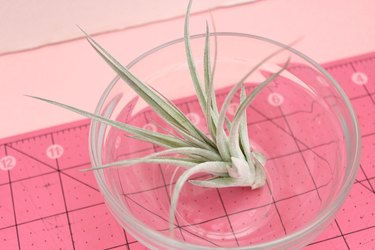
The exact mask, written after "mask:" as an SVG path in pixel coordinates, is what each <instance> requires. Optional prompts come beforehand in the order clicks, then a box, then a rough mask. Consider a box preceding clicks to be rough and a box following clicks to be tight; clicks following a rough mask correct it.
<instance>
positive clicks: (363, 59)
mask: <svg viewBox="0 0 375 250" xmlns="http://www.w3.org/2000/svg"><path fill="white" fill-rule="evenodd" d="M374 59H375V54H374V55H367V56H366V57H365V56H362V57H360V58H356V59H349V60H347V59H346V60H347V61H342V62H337V63H336V62H333V63H336V64H335V65H334V64H333V63H332V65H329V64H328V66H326V67H325V68H326V70H328V71H329V70H330V69H333V68H340V69H341V70H342V69H343V68H344V67H345V66H347V65H352V67H353V68H354V70H355V67H354V64H355V63H358V62H368V61H370V60H374ZM323 66H324V65H323ZM355 72H356V70H355ZM364 89H365V91H366V95H361V96H356V97H352V98H350V100H356V99H360V98H365V97H369V98H370V99H371V101H372V102H373V103H374V104H375V101H374V97H373V96H372V95H374V94H375V92H373V93H372V92H370V91H369V89H368V88H367V86H364ZM218 96H225V94H219V95H218ZM195 103H197V100H187V101H186V100H181V101H179V102H177V103H176V105H178V106H181V105H184V104H185V105H189V104H195ZM147 112H151V111H147ZM299 112H306V111H297V113H299ZM294 114H295V113H294ZM289 115H293V113H291V114H284V116H285V118H286V117H288V116H289ZM277 118H281V117H273V118H268V117H265V119H264V120H261V121H258V123H259V122H267V121H271V122H272V119H277ZM85 122H87V124H83V125H77V126H72V127H69V128H64V129H56V128H55V129H56V130H54V131H53V132H52V133H51V131H49V132H44V133H40V134H37V135H33V136H28V137H26V136H25V137H24V138H22V139H15V140H13V141H11V142H5V143H2V144H0V146H4V147H5V150H6V148H7V147H8V148H11V149H13V150H17V149H16V148H14V147H13V146H14V145H17V144H18V143H20V144H21V143H25V142H27V141H30V140H31V142H32V141H35V140H36V139H37V138H39V137H40V138H42V137H45V136H49V135H51V136H52V137H53V134H59V133H62V134H65V133H69V132H71V131H73V130H75V129H79V130H81V129H83V128H87V127H89V125H90V123H89V122H88V120H87V121H85ZM273 122H274V121H273ZM274 124H275V125H276V126H277V124H276V123H274ZM279 128H280V129H282V128H281V127H279ZM51 129H52V128H51ZM284 132H285V131H284ZM373 135H375V132H374V133H369V134H365V135H362V137H368V136H373ZM292 137H293V136H292ZM293 139H297V140H298V138H295V137H293ZM300 143H302V142H300ZM328 143H329V142H328ZM328 143H327V144H328ZM331 143H332V142H331ZM302 144H303V143H302ZM304 146H306V145H304ZM317 147H319V145H317V146H314V147H311V148H309V147H307V148H306V149H301V150H300V151H301V152H305V151H307V150H312V152H313V153H314V154H316V152H314V151H313V149H315V148H317ZM17 151H19V150H17ZM301 152H292V153H290V154H295V153H301ZM5 153H6V154H7V151H6V152H5ZM19 153H22V152H20V151H19ZM133 153H134V152H133ZM290 154H287V155H290ZM25 155H26V156H28V157H31V158H32V159H34V160H36V161H38V162H40V163H42V164H44V165H46V166H47V167H49V168H51V169H52V170H53V171H51V172H49V173H44V174H41V175H37V176H33V177H28V178H23V179H19V180H15V181H12V180H11V176H10V172H8V179H9V183H3V184H1V185H0V186H3V185H7V184H9V185H10V187H11V195H12V205H13V210H14V217H15V225H11V226H9V227H13V226H14V227H15V228H16V231H17V240H18V245H19V248H20V247H21V245H20V238H19V235H18V226H19V225H21V224H17V221H16V216H17V215H16V210H15V204H14V200H13V189H12V184H14V183H16V182H18V181H23V180H27V179H31V178H37V177H41V176H44V175H48V174H52V173H54V171H58V172H59V177H60V184H61V186H63V183H62V179H61V173H63V174H65V175H67V176H69V177H71V178H73V179H74V180H76V181H78V180H77V179H76V178H74V177H72V176H70V175H69V174H67V173H64V172H63V171H66V170H67V169H72V168H77V167H80V166H85V165H90V162H88V163H85V164H78V165H75V166H71V167H69V168H67V169H61V170H60V169H59V166H58V169H57V170H56V168H54V167H52V166H49V165H48V164H46V163H44V162H42V161H40V160H38V159H36V158H35V157H32V156H30V155H28V154H25ZM287 155H285V156H287ZM285 156H282V155H280V156H276V157H285ZM318 156H319V155H318ZM274 158H275V157H273V158H272V159H274ZM56 161H57V160H56ZM360 167H361V169H362V170H364V169H365V167H364V166H362V165H361V166H360ZM363 173H364V176H365V179H364V180H357V181H356V183H358V184H359V185H362V186H364V185H363V183H362V182H368V183H369V184H370V188H371V190H372V191H373V190H374V187H373V186H372V185H371V180H373V179H375V177H371V178H368V176H367V175H366V173H365V172H364V171H363ZM81 183H82V182H81ZM89 186H90V185H89ZM90 187H91V186H90ZM165 187H166V186H165V185H163V188H165ZM364 187H365V186H364ZM317 189H320V187H318V188H317ZM317 189H314V190H313V191H315V190H316V191H317ZM366 189H367V190H369V191H371V190H370V189H369V188H368V187H366ZM62 192H63V195H64V190H63V187H62ZM124 193H125V192H124ZM63 198H64V199H65V196H64V197H63ZM126 199H127V198H126V197H125V200H126ZM279 201H281V200H279ZM276 202H278V201H276ZM64 203H65V206H66V202H65V200H64ZM102 204H104V203H100V204H96V205H102ZM96 205H92V206H96ZM80 209H85V208H80ZM80 209H77V210H80ZM72 211H74V210H71V211H68V210H67V209H66V212H64V213H62V214H67V218H68V223H70V222H69V214H68V213H70V212H72ZM52 216H56V215H52ZM40 219H43V218H39V219H37V220H40ZM25 223H30V222H23V223H22V224H25ZM336 223H337V226H338V227H339V225H338V222H337V221H336ZM69 227H70V225H69ZM374 227H375V225H374V226H370V227H366V228H362V229H359V230H354V231H351V232H349V233H342V232H341V230H340V228H339V230H340V232H341V235H339V236H335V237H332V238H329V239H326V240H322V241H327V240H330V239H336V238H338V237H343V239H344V241H345V244H346V245H347V246H348V248H349V245H348V243H347V242H346V240H345V237H344V236H345V235H349V234H353V233H356V232H360V231H363V230H368V229H371V228H374ZM7 228H8V227H7ZM2 229H4V228H2ZM0 230H1V229H0ZM70 233H71V238H72V243H73V247H74V240H73V234H72V231H70ZM188 233H191V232H188ZM124 234H125V239H126V243H125V244H124V245H119V246H125V245H126V246H127V247H128V249H130V247H129V242H128V239H127V236H126V232H125V231H124ZM322 241H319V242H322ZM131 243H134V242H131ZM211 243H212V242H211ZM212 244H215V243H212ZM313 244H316V243H315V242H314V243H312V244H310V245H313ZM114 247H118V246H114ZM112 248H113V247H112Z"/></svg>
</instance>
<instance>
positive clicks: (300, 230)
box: [90, 33, 360, 249]
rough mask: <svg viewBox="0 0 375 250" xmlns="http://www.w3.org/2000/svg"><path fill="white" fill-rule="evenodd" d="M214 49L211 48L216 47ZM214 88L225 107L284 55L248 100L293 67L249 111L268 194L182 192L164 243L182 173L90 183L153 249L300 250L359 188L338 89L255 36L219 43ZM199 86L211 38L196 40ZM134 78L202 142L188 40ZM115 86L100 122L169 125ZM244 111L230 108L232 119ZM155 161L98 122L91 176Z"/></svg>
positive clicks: (352, 121) (148, 56)
mask: <svg viewBox="0 0 375 250" xmlns="http://www.w3.org/2000/svg"><path fill="white" fill-rule="evenodd" d="M211 42H212V44H211V48H213V47H214V44H213V39H211ZM217 45H218V54H217V65H216V71H215V80H214V82H215V88H216V91H217V98H218V100H219V101H218V102H219V105H220V103H221V102H222V99H223V98H224V96H225V93H226V91H227V89H228V87H230V86H232V85H233V84H234V83H237V82H238V81H239V79H241V78H242V77H243V76H244V75H246V73H247V72H248V71H249V69H251V68H252V67H253V66H254V65H255V64H256V63H258V62H259V61H260V60H262V59H263V58H265V57H266V56H268V55H269V54H271V53H272V52H274V51H276V50H278V49H280V48H285V50H283V51H282V52H281V53H279V54H277V56H274V57H273V58H272V59H270V60H269V61H268V62H267V63H265V64H264V65H263V66H262V67H261V68H260V70H259V71H258V72H256V73H255V74H253V75H251V76H250V77H249V78H248V79H247V80H246V86H247V88H248V90H249V91H250V90H251V89H252V88H253V87H254V86H256V85H257V84H259V82H260V81H261V80H263V79H264V77H265V76H268V75H269V74H270V72H275V71H277V69H279V68H280V65H282V64H284V63H285V61H286V60H287V58H288V57H291V64H290V65H289V67H288V68H287V70H285V71H284V72H283V74H282V75H281V76H280V77H278V78H277V79H276V80H275V81H273V82H272V83H271V84H270V85H268V87H267V88H266V89H264V90H263V91H262V92H261V94H259V95H258V96H257V97H256V98H255V100H254V102H253V103H252V105H251V106H250V107H249V108H248V110H247V118H248V128H249V137H250V140H251V142H252V145H253V147H254V149H255V150H258V151H261V152H262V153H263V154H264V155H265V156H266V158H267V163H266V166H265V168H266V172H267V184H266V185H265V186H264V187H262V188H260V189H257V190H251V189H250V188H226V189H218V190H217V189H209V188H201V187H197V186H193V185H191V184H186V185H185V186H184V188H183V190H182V192H181V195H180V200H179V202H178V207H177V212H176V222H175V228H174V235H175V236H174V237H173V238H172V237H170V234H169V232H168V217H169V208H170V207H169V206H170V197H171V192H172V191H173V185H174V183H175V181H176V178H177V177H178V176H179V175H180V174H181V170H180V169H179V168H177V167H173V166H168V165H158V164H149V165H145V164H138V165H134V166H130V167H126V168H110V169H105V170H100V171H95V177H96V179H97V182H98V184H99V187H100V190H101V192H102V193H103V195H104V197H105V200H106V203H107V206H108V207H109V209H110V210H111V212H112V213H113V215H114V216H115V217H116V219H117V221H118V222H119V223H120V224H121V225H122V226H123V228H124V229H125V230H126V231H127V232H128V233H130V234H131V235H132V236H133V237H134V238H136V239H137V240H138V241H140V242H141V243H143V244H144V245H145V246H147V247H149V248H152V249H298V248H301V247H302V246H304V245H306V244H308V243H309V242H311V241H312V240H313V239H314V238H315V237H316V236H317V235H319V233H320V232H321V231H322V230H324V228H325V227H326V226H327V225H328V224H329V223H330V221H331V219H333V217H334V215H335V213H336V211H337V210H338V208H339V207H340V206H341V204H342V203H343V201H344V199H345V197H346V196H347V194H348V192H349V190H350V187H351V185H352V183H353V181H354V177H355V175H356V172H357V169H358V166H359V154H360V136H359V131H358V124H357V121H356V118H355V114H354V111H353V109H352V106H351V105H350V103H349V100H348V98H347V97H346V95H345V94H344V92H343V90H342V89H341V88H340V86H339V84H338V83H337V82H336V81H335V80H334V79H333V78H332V77H331V76H330V75H329V74H328V73H327V72H326V71H325V70H324V69H323V68H322V67H321V66H319V65H318V64H317V63H315V62H314V61H313V60H311V59H310V58H308V57H307V56H305V55H303V54H301V53H300V52H298V51H296V50H294V49H292V48H288V47H287V46H285V45H282V44H280V43H278V42H275V41H272V40H269V39H266V38H262V37H257V36H253V35H248V34H239V33H217ZM192 48H193V55H194V57H195V58H196V64H197V68H198V69H200V71H201V72H200V73H201V76H202V75H203V74H202V71H203V70H202V68H203V66H202V61H203V49H204V36H203V35H196V36H194V37H192ZM128 68H130V69H131V71H132V72H133V74H135V75H136V76H138V77H139V78H140V79H142V80H143V81H145V82H147V83H148V84H149V85H151V86H153V87H154V88H155V89H157V90H158V91H160V92H161V93H162V94H163V95H165V96H166V97H167V98H168V99H171V100H174V101H175V102H176V104H177V105H178V106H179V107H180V108H181V109H182V111H183V112H185V113H187V114H188V116H189V117H190V118H191V120H192V121H193V123H195V124H196V125H197V126H198V127H200V128H201V129H203V130H205V129H206V125H205V121H204V119H202V114H201V112H200V110H199V105H198V103H197V102H196V100H194V98H193V97H192V96H194V88H193V84H192V82H191V79H190V75H189V72H188V66H187V63H186V56H185V50H184V44H183V39H178V40H174V41H171V42H169V43H166V44H163V45H161V46H159V47H157V48H155V49H152V50H150V51H148V52H146V53H144V54H142V55H141V56H139V57H138V58H136V59H135V60H134V61H132V62H131V63H130V64H129V65H128ZM135 97H136V93H135V92H134V91H133V90H132V89H131V88H129V87H128V86H127V85H126V84H125V83H124V82H122V80H119V78H118V77H116V78H115V79H114V80H113V81H112V83H111V84H110V85H109V86H108V88H107V89H106V91H105V92H104V93H103V95H102V98H101V99H100V101H99V104H98V106H97V109H96V113H98V114H102V115H105V116H106V117H109V118H111V119H115V120H118V121H121V122H126V123H129V124H133V125H136V126H140V127H143V128H147V129H150V130H155V131H159V132H162V133H169V129H168V128H167V127H165V124H163V123H160V120H159V118H158V117H157V116H156V115H155V113H153V112H152V111H151V110H150V109H149V108H148V106H147V104H146V103H145V102H144V101H143V100H141V99H139V100H138V101H135V99H134V98H135ZM237 107H238V99H236V100H234V101H233V102H232V103H231V106H230V108H229V110H228V117H229V118H231V115H233V113H234V112H235V110H236V108H237ZM156 150H159V148H158V147H155V146H153V145H151V144H149V143H145V142H139V141H137V140H135V139H133V138H131V137H129V136H128V135H127V134H126V133H124V132H122V131H120V130H118V129H114V128H111V127H108V126H106V125H103V124H99V123H97V122H92V127H91V134H90V153H91V160H92V163H93V165H98V164H104V163H108V162H112V161H115V160H120V159H126V158H131V157H140V156H143V155H146V154H149V153H151V152H154V151H156Z"/></svg>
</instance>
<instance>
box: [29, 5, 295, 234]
mask: <svg viewBox="0 0 375 250" xmlns="http://www.w3.org/2000/svg"><path fill="white" fill-rule="evenodd" d="M191 5H192V1H190V2H189V4H188V8H187V12H186V16H185V26H184V42H185V50H186V56H187V63H188V66H189V70H190V74H191V78H192V82H193V84H194V88H195V91H196V96H197V99H198V101H199V104H200V108H201V109H202V112H203V114H204V118H205V120H206V122H207V126H208V132H209V134H205V133H204V132H203V131H201V130H199V129H198V128H197V127H196V126H195V125H194V124H193V123H192V122H191V121H190V120H189V119H188V118H187V117H186V116H185V114H184V113H183V112H182V111H181V110H180V109H179V108H178V107H177V106H176V105H174V104H173V103H172V101H170V100H168V99H167V98H165V97H164V96H163V95H162V94H161V93H159V92H158V91H156V90H155V89H153V88H152V87H150V86H149V85H147V84H146V83H144V82H142V81H141V80H140V79H138V78H137V77H136V76H135V75H133V74H132V73H131V72H130V71H129V70H128V69H127V68H126V67H124V66H122V65H121V64H120V63H119V62H118V61H117V60H116V59H115V58H114V57H112V56H111V55H110V54H109V53H108V52H107V51H106V50H105V49H103V48H102V47H101V46H100V45H99V44H98V43H97V42H96V41H95V40H94V39H93V38H92V37H91V36H89V35H88V34H86V33H85V32H84V31H83V32H84V33H85V35H86V38H87V40H88V42H89V43H90V45H91V46H92V47H93V48H94V49H95V50H96V52H97V53H98V54H99V55H100V56H101V57H102V58H103V59H104V61H106V62H107V64H108V65H109V66H110V67H111V68H112V69H113V70H114V71H115V72H116V73H117V74H118V75H119V76H120V77H121V78H122V79H123V80H124V81H125V83H127V84H128V85H129V86H130V87H131V88H132V89H133V90H134V91H135V92H136V93H137V94H138V95H139V96H140V97H141V98H142V99H143V100H144V101H146V102H147V103H148V104H149V105H150V107H151V108H152V109H153V110H154V111H155V112H156V113H157V114H158V115H159V116H160V118H162V119H163V120H164V121H165V122H166V123H167V124H168V125H169V126H170V127H171V128H173V129H174V130H175V132H176V133H175V134H172V133H169V134H163V133H159V132H154V131H149V130H146V129H143V128H140V127H136V126H132V125H129V124H125V123H121V122H118V121H114V120H110V119H108V118H105V117H103V116H100V115H97V114H94V113H90V112H86V111H83V110H80V109H77V108H75V107H72V106H68V105H65V104H62V103H58V102H55V101H51V100H48V99H44V98H40V97H34V96H32V97H33V98H36V99H39V100H42V101H45V102H48V103H51V104H54V105H57V106H60V107H63V108H65V109H68V110H71V111H73V112H76V113H78V114H81V115H83V116H85V117H88V118H91V119H93V120H95V121H98V122H101V123H104V124H106V125H109V126H112V127H115V128H118V129H121V130H123V131H125V132H127V133H129V134H130V135H131V136H132V137H134V138H136V139H139V140H142V141H146V142H150V143H153V144H155V145H158V146H161V147H163V148H164V150H162V151H160V152H157V153H153V154H150V155H147V156H145V157H141V158H134V159H127V160H121V161H117V162H112V163H109V164H105V165H100V166H92V168H90V169H89V170H98V169H103V168H108V167H127V166H132V165H135V164H138V163H160V164H169V165H175V166H178V167H183V168H184V169H185V171H184V172H183V173H182V175H181V176H180V177H179V178H178V180H177V182H176V185H175V187H174V190H173V194H172V198H171V206H170V218H169V220H170V225H171V228H172V225H173V223H174V218H175V212H176V207H177V202H178V199H179V194H180V192H181V190H182V187H183V185H184V184H185V183H186V182H189V183H191V184H193V185H197V186H201V187H205V188H226V187H249V188H252V189H256V188H260V187H262V186H263V185H265V183H266V174H265V169H264V168H265V164H266V159H265V157H264V155H262V154H261V153H260V152H256V151H255V150H254V149H253V147H252V145H251V144H250V142H249V135H248V129H247V117H246V109H247V108H248V107H249V105H250V104H251V103H252V101H253V100H254V98H255V97H256V96H257V95H258V94H259V92H260V91H261V90H262V89H264V88H265V87H266V86H267V84H269V83H270V82H272V81H273V80H274V79H275V78H276V77H278V76H279V75H280V74H281V73H282V71H283V70H284V69H285V68H286V67H287V66H288V63H289V60H287V61H286V62H285V64H284V65H283V66H282V67H280V69H279V70H278V71H277V72H275V73H273V74H271V75H270V76H269V77H268V78H267V79H265V80H264V81H263V82H261V83H260V84H259V85H257V86H256V88H255V89H253V91H252V92H251V93H249V94H247V93H246V90H245V87H244V81H245V80H246V79H247V78H248V77H249V76H250V75H251V74H253V73H254V72H256V71H257V70H258V69H259V68H260V67H261V66H262V65H263V64H264V63H265V62H266V61H267V60H269V59H270V58H271V57H273V56H274V55H275V54H276V53H278V52H280V51H276V52H274V53H272V54H270V55H269V56H268V57H266V58H264V59H263V60H262V61H260V62H259V63H258V64H257V65H256V66H255V67H254V68H252V69H251V70H250V71H249V72H248V73H247V74H246V75H245V76H244V77H243V78H242V79H241V80H239V81H238V83H236V84H235V85H234V86H233V87H232V89H231V90H230V92H229V93H228V95H227V96H226V98H225V100H224V103H223V105H222V107H221V109H220V111H219V108H218V106H217V103H216V97H215V87H214V81H213V79H214V68H215V62H216V57H215V61H214V63H213V67H212V68H211V62H210V36H211V34H210V31H209V27H208V25H206V34H205V39H206V40H205V49H204V84H202V83H201V81H200V79H199V76H198V73H197V69H196V66H195V63H194V60H193V56H192V52H191V46H190V34H189V17H190V9H191ZM213 35H214V34H213ZM215 39H216V37H215ZM215 49H216V47H215ZM238 92H240V105H239V107H238V109H237V111H236V113H235V115H234V118H233V119H232V120H229V118H228V117H227V115H226V114H227V109H228V106H229V104H230V103H231V101H232V99H233V98H234V96H235V94H236V93H238ZM201 173H204V174H209V175H210V178H208V179H204V180H194V179H191V177H192V176H193V175H195V174H201Z"/></svg>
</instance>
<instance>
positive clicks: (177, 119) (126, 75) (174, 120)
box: [82, 30, 214, 145]
mask: <svg viewBox="0 0 375 250" xmlns="http://www.w3.org/2000/svg"><path fill="white" fill-rule="evenodd" d="M82 31H83V30H82ZM83 32H84V31H83ZM84 33H85V32H84ZM85 34H86V38H87V40H88V41H89V43H90V44H91V46H92V47H93V48H94V49H95V51H96V52H98V54H99V55H100V56H101V57H102V58H103V59H104V61H106V62H107V64H108V65H109V66H110V67H111V68H112V69H113V70H114V71H115V72H116V73H117V74H119V76H120V77H121V78H122V79H123V80H124V81H125V82H126V83H127V84H128V85H129V86H130V87H131V88H132V89H133V90H134V91H135V92H136V93H137V94H138V95H139V96H140V97H141V98H142V99H143V100H145V101H146V102H147V103H148V104H149V105H150V106H151V108H152V109H153V110H154V111H155V112H156V113H157V114H158V115H159V116H160V117H162V118H163V119H164V120H165V121H166V122H168V123H169V124H170V125H171V126H172V127H174V128H175V129H176V130H178V131H183V130H185V131H188V132H190V133H191V134H192V135H194V136H196V137H197V138H199V139H203V140H204V141H206V142H207V143H209V144H211V145H214V143H213V142H212V141H211V140H210V139H209V138H208V137H207V136H205V135H204V133H202V132H201V131H200V130H199V129H198V128H196V127H195V126H194V125H193V124H192V123H191V122H190V121H189V119H187V117H186V116H184V115H183V113H182V112H181V111H180V110H178V109H177V108H176V107H175V106H172V105H170V103H168V102H166V101H165V100H164V99H163V98H162V97H161V96H159V95H158V94H157V93H156V92H155V91H153V90H152V89H151V88H150V87H149V86H148V85H147V84H145V83H143V82H142V81H141V80H139V79H138V78H137V77H136V76H134V75H133V74H132V73H131V72H130V71H129V70H128V69H126V68H125V67H124V66H123V65H121V64H120V63H119V62H118V61H117V60H116V59H115V58H113V57H112V56H111V55H110V54H109V53H108V52H107V51H106V50H105V49H104V48H103V47H101V46H100V45H99V44H98V43H97V42H96V41H95V40H94V39H93V38H92V37H90V36H89V35H88V34H87V33H85Z"/></svg>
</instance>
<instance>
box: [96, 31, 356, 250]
mask: <svg viewBox="0 0 375 250" xmlns="http://www.w3.org/2000/svg"><path fill="white" fill-rule="evenodd" d="M205 35H206V34H203V33H202V34H196V35H192V36H191V39H198V38H204V37H205ZM210 36H224V37H231V36H233V37H243V38H250V39H255V40H260V41H263V42H266V43H270V44H272V45H275V46H276V47H280V48H284V49H286V50H289V51H290V52H292V53H293V54H296V55H297V56H299V57H301V58H302V59H304V60H306V61H307V62H308V63H310V64H311V65H312V66H314V67H315V68H316V69H318V70H319V71H320V73H322V74H323V75H324V76H325V77H327V79H328V80H329V81H330V84H331V85H332V86H333V87H334V88H335V89H336V90H337V91H338V93H339V95H340V97H341V98H342V100H343V101H344V104H345V107H346V108H347V111H348V113H349V115H350V121H351V122H352V126H353V129H354V140H353V141H352V142H351V143H352V145H353V148H354V154H353V160H351V161H350V162H348V163H347V167H348V166H350V167H351V168H352V169H351V170H352V171H351V172H350V174H349V175H346V176H345V177H344V178H345V179H344V181H343V184H342V186H341V189H340V190H339V192H338V194H337V197H336V198H335V201H333V202H332V204H331V207H326V208H325V209H323V210H322V211H321V212H320V213H319V215H318V217H316V218H315V219H314V221H312V222H310V223H309V224H307V225H305V226H304V227H302V228H301V229H299V230H297V231H295V232H293V233H291V234H289V235H285V236H283V237H280V238H279V239H276V240H272V241H269V242H263V243H258V244H254V245H251V246H244V247H232V248H230V249H235V250H249V249H263V248H273V247H278V246H279V245H281V244H287V243H292V242H294V241H296V240H298V239H301V238H303V237H304V236H307V234H308V233H309V232H311V231H314V230H316V229H317V228H319V227H320V226H322V225H323V224H324V223H325V222H327V221H329V220H330V219H333V218H332V216H333V215H334V214H335V213H336V211H337V210H338V209H339V208H340V207H341V205H342V203H343V202H344V200H345V198H346V196H347V195H348V193H349V191H350V189H351V186H352V184H353V183H354V180H355V176H356V173H357V171H358V169H359V163H360V154H361V136H360V131H359V125H358V121H357V117H356V115H355V112H354V109H353V107H352V105H351V103H350V101H349V98H348V97H347V96H346V94H345V92H344V91H343V89H342V88H341V86H340V85H339V84H338V83H337V81H336V80H335V79H334V78H333V77H332V76H331V75H330V74H329V73H328V72H327V71H326V70H325V69H324V68H323V67H322V66H320V64H318V63H317V62H315V61H314V60H313V59H311V58H310V57H308V56H306V55H305V54H303V53H301V52H299V51H298V50H296V49H293V48H292V47H290V46H288V45H285V44H283V43H280V42H278V41H275V40H272V39H269V38H265V37H262V36H257V35H252V34H247V33H237V32H212V33H210ZM183 41H184V38H178V39H174V40H171V41H169V42H166V43H163V44H161V45H159V46H156V47H154V48H152V49H150V50H148V51H146V52H144V53H142V54H141V55H139V56H138V57H136V58H135V59H134V60H132V61H131V62H130V63H129V64H127V65H126V67H127V68H128V69H130V68H131V67H132V66H134V65H135V64H137V63H138V62H140V61H141V60H142V59H144V58H145V57H147V56H149V55H151V54H153V53H154V52H157V51H159V50H161V49H163V48H166V47H168V46H171V45H174V44H177V43H181V42H183ZM119 79H120V77H119V76H118V75H117V76H116V77H115V78H114V79H113V80H112V82H111V83H110V84H109V85H108V87H107V88H106V89H105V91H104V92H103V94H102V96H101V98H100V100H99V102H98V105H97V107H96V109H95V113H96V114H100V111H101V109H102V108H103V105H104V102H105V99H106V98H107V96H108V94H109V92H110V91H111V90H112V88H113V87H114V85H115V84H116V83H117V81H118V80H119ZM98 124H99V122H96V121H92V122H91V126H90V135H89V145H90V146H89V148H90V159H91V162H95V160H96V158H95V157H96V152H95V151H96V150H95V147H94V146H93V143H95V140H96V136H95V133H96V131H95V130H96V127H97V126H98ZM100 148H101V146H100ZM94 175H95V178H96V180H97V183H98V185H99V188H100V191H101V192H102V193H103V196H104V198H105V201H106V202H107V203H109V207H110V210H111V212H112V213H115V217H116V216H121V215H120V214H118V215H117V214H116V213H120V212H121V214H126V213H127V211H124V209H123V208H122V207H121V204H120V203H118V202H117V200H116V198H115V197H114V196H113V195H112V193H111V192H110V191H109V190H108V188H107V186H106V181H105V177H104V171H103V170H97V171H94ZM114 210H116V211H114ZM131 217H132V216H121V219H122V220H124V221H126V224H128V225H129V224H131V225H132V227H133V229H132V230H131V231H136V232H138V233H142V234H143V235H144V236H145V237H147V238H148V239H151V240H156V241H158V242H160V243H162V245H163V246H167V247H171V246H172V247H179V248H186V247H188V249H201V250H209V249H228V248H221V247H214V248H212V247H206V246H198V245H194V244H191V243H186V242H181V241H178V240H176V239H172V238H169V237H167V236H164V235H161V234H160V233H158V232H157V231H154V230H152V229H149V228H147V227H145V226H143V225H142V223H138V221H137V219H135V218H134V219H133V218H131ZM128 231H129V230H128ZM141 242H142V241H141Z"/></svg>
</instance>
